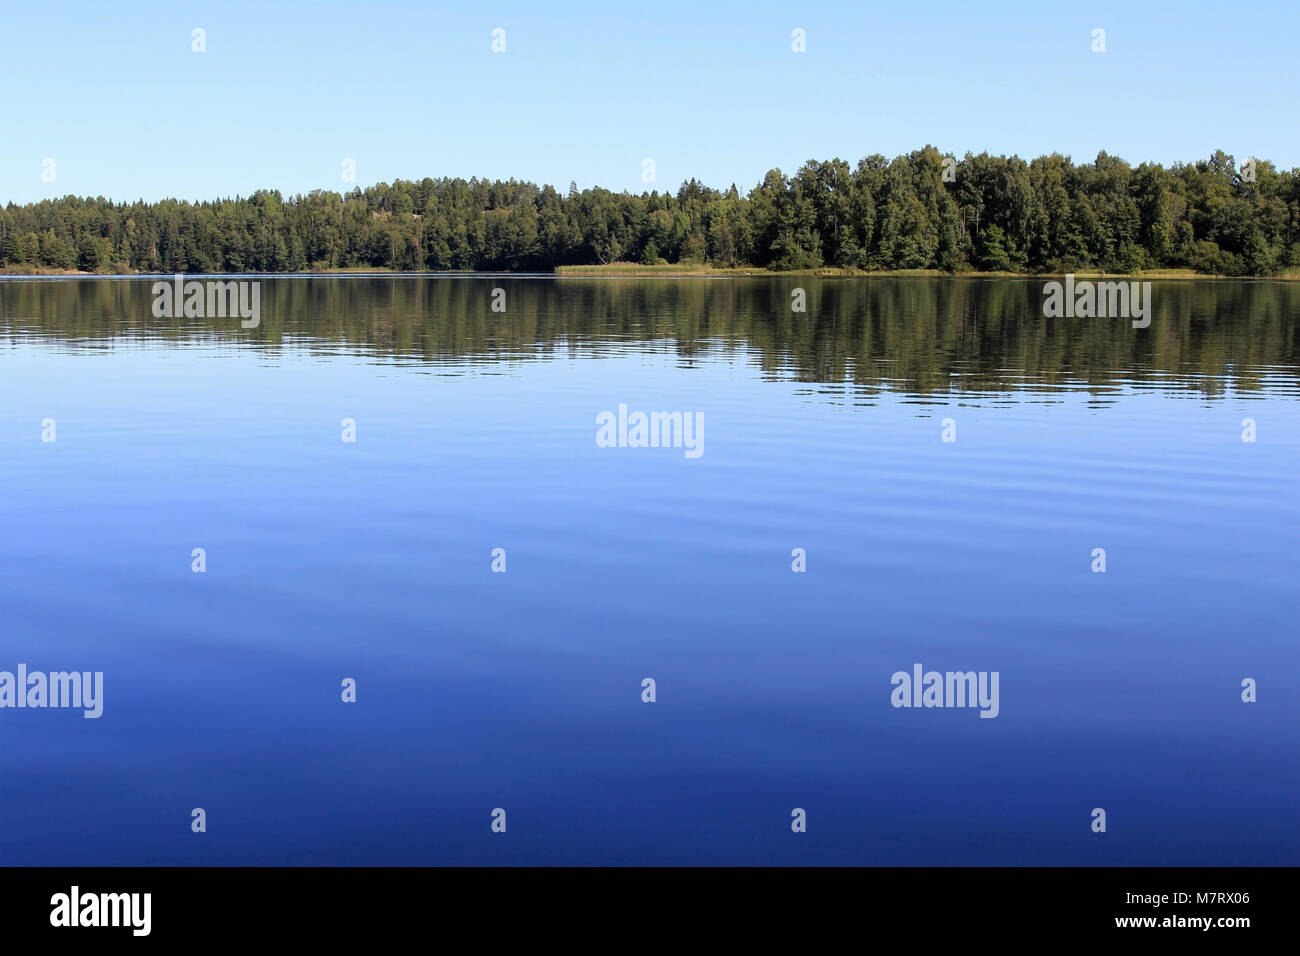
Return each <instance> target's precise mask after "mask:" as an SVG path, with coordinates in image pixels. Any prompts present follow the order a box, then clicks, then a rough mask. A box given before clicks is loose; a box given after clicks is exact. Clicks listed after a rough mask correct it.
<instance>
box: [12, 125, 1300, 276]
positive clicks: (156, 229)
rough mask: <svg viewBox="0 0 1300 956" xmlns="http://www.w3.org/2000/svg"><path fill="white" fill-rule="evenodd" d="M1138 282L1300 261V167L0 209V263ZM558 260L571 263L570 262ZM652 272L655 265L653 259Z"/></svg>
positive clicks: (921, 158)
mask: <svg viewBox="0 0 1300 956" xmlns="http://www.w3.org/2000/svg"><path fill="white" fill-rule="evenodd" d="M616 263H634V264H637V265H640V266H646V267H655V266H658V267H661V268H665V267H671V266H675V267H678V268H679V269H680V271H682V272H691V271H704V270H709V269H735V268H745V267H752V268H755V269H767V270H776V271H807V270H818V269H827V270H835V269H839V270H844V271H845V272H848V273H854V272H857V271H885V270H935V271H938V272H951V273H961V272H1021V273H1038V272H1052V273H1062V272H1074V271H1081V272H1082V271H1089V270H1103V271H1108V272H1120V273H1132V272H1138V271H1151V270H1193V271H1195V272H1197V273H1202V274H1207V275H1226V276H1270V275H1278V274H1280V273H1285V272H1288V271H1290V272H1294V271H1296V270H1297V269H1300V169H1292V170H1290V171H1279V170H1277V169H1276V168H1275V167H1274V165H1273V164H1272V163H1270V162H1268V161H1266V160H1262V159H1249V160H1245V161H1243V162H1242V163H1241V165H1240V168H1239V167H1238V165H1237V163H1236V161H1235V160H1234V158H1233V157H1232V156H1230V155H1228V154H1226V153H1224V152H1222V151H1218V152H1216V153H1215V154H1214V155H1213V156H1211V157H1210V158H1209V159H1207V160H1203V161H1198V162H1193V163H1190V164H1183V163H1175V164H1174V165H1173V166H1171V167H1169V168H1165V167H1164V166H1161V165H1159V164H1154V163H1143V164H1142V165H1140V166H1137V167H1133V166H1130V165H1129V164H1128V163H1126V162H1124V161H1123V160H1121V159H1119V158H1117V157H1113V156H1109V155H1107V154H1106V153H1104V152H1103V153H1101V154H1099V155H1098V156H1097V158H1096V160H1095V161H1094V162H1091V163H1086V164H1082V165H1076V164H1075V163H1073V162H1072V161H1071V160H1070V159H1069V158H1068V157H1064V156H1061V155H1058V154H1053V155H1050V156H1041V157H1039V158H1037V159H1034V160H1030V161H1028V162H1026V161H1025V160H1022V159H1020V158H1018V157H1015V156H1012V157H1009V158H1008V157H1002V156H990V155H988V154H987V153H981V154H979V155H973V154H970V153H967V154H966V155H965V156H964V157H963V158H961V159H957V158H956V157H948V156H945V155H944V154H942V153H940V152H939V151H938V150H937V149H934V148H933V147H930V146H927V147H925V148H924V149H921V150H918V151H916V152H912V153H909V154H908V155H906V156H899V157H897V158H895V159H893V160H889V159H886V158H885V157H884V156H880V155H873V156H868V157H866V158H865V159H862V160H860V161H859V162H858V164H857V165H856V166H851V165H850V164H849V163H847V162H845V161H843V160H840V159H833V160H830V161H828V162H820V161H815V160H814V161H809V162H807V163H805V164H804V165H803V166H802V167H801V168H800V169H799V171H798V172H797V173H795V174H794V175H793V176H787V175H785V174H783V173H782V172H781V171H780V170H776V169H774V170H771V171H770V172H769V173H768V174H767V175H766V176H765V177H764V178H763V181H762V182H761V183H759V184H758V185H757V186H755V187H754V188H753V189H751V190H749V191H748V192H747V193H745V194H742V193H741V192H740V191H739V190H738V189H737V188H736V186H735V185H734V184H733V185H732V186H731V187H730V188H728V189H725V190H718V189H713V188H710V187H707V186H704V185H702V184H701V183H699V182H697V181H696V180H694V179H692V180H690V181H689V182H687V183H684V184H683V185H682V186H681V188H679V189H678V190H677V191H676V192H675V193H672V192H666V191H665V192H660V191H658V190H653V191H650V192H644V193H641V194H636V195H633V194H629V193H626V192H622V193H615V192H611V191H609V190H607V189H601V188H599V187H591V188H585V189H579V188H578V187H577V185H576V184H575V183H570V184H569V187H568V189H567V190H566V191H564V192H561V191H559V190H557V189H555V188H553V187H551V186H537V185H534V184H532V183H527V182H518V181H515V180H513V179H512V180H508V181H504V182H502V181H493V180H480V179H470V180H464V179H448V178H442V179H427V178H426V179H422V180H420V181H419V182H412V181H407V180H397V181H395V182H393V183H391V184H388V183H380V184H378V185H375V186H371V187H369V188H366V189H360V188H354V189H352V190H351V191H350V192H346V193H337V192H330V191H322V190H314V191H312V192H310V193H308V194H307V195H297V196H292V197H287V198H286V197H285V196H282V195H281V194H280V193H279V192H278V191H273V190H264V191H259V192H255V193H253V194H252V195H251V196H247V197H236V198H234V199H219V200H214V201H210V202H206V201H205V202H189V201H183V200H174V199H167V200H162V201H159V202H153V203H146V202H142V201H137V202H133V203H123V202H113V201H111V200H109V199H105V198H102V197H98V198H93V199H91V198H78V197H75V196H67V197H65V198H62V199H53V200H43V201H41V202H38V203H31V204H27V205H22V206H19V205H15V204H13V203H10V204H8V205H7V206H5V207H3V208H0V271H4V272H11V273H13V272H17V273H31V274H38V273H48V272H61V271H73V270H79V271H85V272H92V273H132V272H145V273H175V272H184V273H204V272H259V273H277V272H309V271H316V272H328V271H331V270H335V271H336V270H348V269H356V270H375V269H391V270H394V271H403V272H420V271H521V272H549V271H554V270H556V269H560V270H561V271H572V267H582V266H592V267H613V264H616ZM565 267H568V268H565ZM647 271H648V272H653V271H654V270H653V269H648V270H647Z"/></svg>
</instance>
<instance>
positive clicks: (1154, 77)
mask: <svg viewBox="0 0 1300 956" xmlns="http://www.w3.org/2000/svg"><path fill="white" fill-rule="evenodd" d="M548 8H549V9H548ZM195 27H202V28H203V29H204V30H206V34H207V37H206V40H207V52H206V53H203V54H196V53H193V52H191V42H192V41H191V30H192V29H193V28H195ZM496 27H501V28H504V29H505V31H506V52H505V53H504V54H493V53H492V52H491V31H492V30H493V28H496ZM796 27H799V28H802V29H804V30H805V31H806V34H807V52H805V53H801V54H799V53H794V52H792V50H791V31H792V30H793V29H795V28H796ZM1095 27H1101V28H1103V29H1105V31H1106V46H1107V50H1106V52H1105V53H1093V52H1092V50H1091V42H1092V39H1091V33H1092V30H1093V28H1095ZM1298 41H1300V2H1297V0H1252V2H1250V3H1245V4H1232V3H1222V2H1207V0H1192V2H1188V3H1154V2H1149V0H1124V2H1070V0H1065V2H1061V0H1038V2H1032V3H1029V2H1014V0H1008V2H1000V3H976V2H954V3H949V2H917V0H912V2H897V0H890V2H875V0H856V2H832V3H797V2H790V3H762V2H757V3H756V2H717V3H709V2H706V0H696V2H691V3H677V2H657V0H656V2H651V3H640V4H635V3H621V2H614V0H604V2H574V3H560V4H542V3H538V2H536V0H533V2H518V3H517V2H513V0H492V2H466V3H460V4H442V3H436V2H432V3H385V2H365V0H352V2H345V3H334V2H311V3H279V2H275V0H264V2H260V3H244V2H227V3H185V2H179V0H167V2H161V3H153V2H142V3H103V2H101V0H96V2H93V3H91V2H84V3H80V2H79V3H57V2H53V3H44V2H36V3H25V2H14V3H10V4H6V10H5V12H4V15H3V19H2V21H0V72H2V73H3V82H0V144H3V145H0V202H8V201H15V202H28V201H32V200H37V199H41V198H45V197H50V196H62V195H66V194H68V193H74V194H77V195H105V196H109V197H111V198H113V199H116V200H133V199H137V198H145V199H158V198H161V197H164V196H177V197H181V198H189V199H196V198H203V199H210V198H216V197H219V196H233V195H235V194H247V193H249V192H251V191H253V190H254V189H258V188H278V189H280V190H282V191H284V192H285V193H294V192H305V191H307V190H310V189H313V188H326V189H344V188H351V184H350V183H344V182H343V180H342V178H341V170H342V166H341V164H342V161H343V159H344V158H353V159H355V160H356V170H357V184H359V185H362V186H364V185H368V184H370V183H374V182H377V181H380V180H391V179H393V178H396V177H401V178H406V179H419V178H421V177H423V176H435V177H436V176H463V177H466V178H468V177H470V176H474V175H478V176H487V177H492V178H509V177H511V176H513V177H516V178H519V179H528V180H532V181H535V182H549V183H552V184H555V185H557V186H560V187H564V186H567V184H568V182H569V181H570V180H576V181H577V182H578V183H579V185H581V186H590V185H602V186H606V187H609V188H611V189H614V190H623V189H627V190H630V191H633V192H640V191H642V190H643V189H648V188H651V187H650V186H647V185H645V184H643V183H642V181H641V169H642V165H641V163H642V159H643V158H645V157H651V158H653V159H654V160H655V162H656V166H657V182H656V184H655V185H656V186H657V187H658V188H660V189H663V188H669V189H673V190H675V189H676V188H677V186H678V185H679V183H680V182H681V180H682V179H685V178H690V177H691V176H695V177H697V178H700V179H702V180H703V181H704V182H706V183H708V184H709V185H714V186H719V187H725V186H727V185H729V184H730V183H732V182H735V183H736V184H737V185H738V186H739V187H740V188H741V190H742V191H744V190H746V189H748V188H750V187H752V186H753V185H754V184H755V183H757V182H758V181H759V180H760V179H761V178H762V175H763V173H764V172H765V171H766V170H768V169H770V168H772V167H773V166H777V167H780V168H781V169H783V170H785V171H786V172H787V173H789V172H793V171H794V170H795V169H797V168H798V166H799V165H800V164H801V163H802V162H803V161H804V160H806V159H809V158H817V159H829V158H831V157H834V156H838V157H841V158H843V159H846V160H849V161H850V162H856V161H857V160H858V159H859V158H860V157H862V156H864V155H867V154H869V153H873V152H879V153H884V154H885V155H886V156H891V157H892V156H894V155H896V154H898V153H901V152H907V151H909V150H912V149H916V148H919V147H921V146H923V145H925V144H926V143H931V144H933V145H935V146H937V147H938V148H939V149H941V150H943V151H944V152H954V153H957V154H961V153H964V152H965V151H967V150H971V151H974V152H979V151H981V150H988V151H989V152H992V153H1005V154H1012V153H1016V154H1019V155H1021V156H1024V157H1032V156H1037V155H1039V154H1042V153H1046V152H1052V151H1060V152H1063V153H1066V154H1069V155H1072V156H1073V157H1074V159H1075V160H1076V161H1088V160H1091V159H1093V158H1094V157H1095V156H1096V154H1097V151H1098V150H1100V149H1105V150H1107V151H1108V152H1110V153H1113V154H1116V155H1119V156H1122V157H1123V158H1125V159H1126V160H1128V161H1129V162H1132V163H1134V164H1136V163H1139V162H1141V161H1143V160H1156V161H1160V162H1163V163H1166V164H1168V163H1171V162H1173V161H1175V160H1183V161H1191V160H1195V159H1198V158H1203V157H1205V156H1207V155H1209V154H1210V153H1211V152H1212V151H1213V150H1214V149H1216V148H1222V149H1224V150H1226V151H1227V152H1229V153H1232V154H1233V155H1234V156H1236V157H1237V158H1238V160H1239V161H1240V160H1241V159H1243V158H1245V157H1246V156H1252V155H1253V156H1257V157H1260V158H1263V159H1271V160H1273V161H1274V162H1275V163H1277V165H1278V166H1279V167H1283V168H1291V167H1293V166H1298V165H1300V120H1298V119H1297V115H1298V114H1297V101H1298V97H1297V91H1298V90H1300V67H1298V66H1297V64H1298V63H1300V52H1298V50H1300V48H1297V42H1298ZM45 158H52V159H54V160H55V163H56V166H55V182H54V183H47V182H42V180H41V171H42V160H44V159H45Z"/></svg>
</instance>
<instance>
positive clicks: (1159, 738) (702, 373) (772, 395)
mask: <svg viewBox="0 0 1300 956" xmlns="http://www.w3.org/2000/svg"><path fill="white" fill-rule="evenodd" d="M152 281H153V280H150V279H135V280H127V279H87V280H80V279H79V280H47V281H34V280H9V281H0V462H2V463H3V469H2V471H0V531H2V532H3V533H0V610H2V611H3V618H2V621H3V624H2V625H0V627H2V630H0V635H2V637H0V670H7V671H15V670H16V668H17V665H19V664H25V665H26V666H27V668H28V670H29V671H45V672H49V671H64V670H76V671H92V672H95V671H102V672H103V675H104V678H103V701H102V703H103V715H102V717H100V718H99V719H85V718H83V716H82V713H81V711H80V710H72V709H31V708H26V709H0V755H2V756H0V760H3V766H4V770H3V773H0V861H3V862H4V863H6V864H61V865H82V864H91V865H100V864H104V865H107V864H280V863H293V864H368V863H374V864H467V863H488V864H514V863H529V864H535V863H546V864H631V863H647V864H674V863H685V864H917V865H933V864H959V865H964V864H999V865H1014V864H1049V865H1050V864H1156V865H1159V864H1290V865H1294V864H1296V863H1300V824H1298V821H1300V649H1298V645H1297V608H1298V607H1300V600H1298V599H1300V585H1298V584H1297V580H1298V577H1297V564H1298V561H1297V559H1298V558H1300V537H1298V534H1300V496H1298V495H1297V485H1296V483H1297V466H1300V334H1298V333H1300V284H1296V283H1291V284H1287V283H1278V282H1228V281H1218V282H1214V281H1204V282H1167V283H1160V282H1157V283H1155V285H1154V288H1153V302H1154V310H1153V316H1152V322H1151V325H1150V327H1149V328H1147V329H1135V328H1132V327H1131V325H1130V323H1129V322H1128V321H1127V320H1123V319H1046V318H1044V317H1043V316H1042V308H1041V303H1042V301H1043V296H1042V282H1041V281H1027V280H1026V281H1019V280H976V279H971V280H960V279H934V280H931V279H902V278H894V279H875V278H873V279H855V280H815V279H803V278H788V279H768V278H749V279H744V278H738V279H649V280H634V279H553V278H527V277H522V278H521V277H472V278H471V277H432V278H431V277H379V278H373V277H350V278H264V279H262V280H261V282H262V286H261V292H260V295H261V298H260V310H261V315H260V325H259V326H258V327H257V328H254V329H243V328H241V327H240V322H239V321H238V319H223V318H207V319H204V318H189V319H185V318H181V319H169V318H163V319H158V318H154V316H153V312H152V304H153V301H154V299H153V296H152V294H151V284H152ZM795 287H801V288H804V289H805V290H806V292H807V312H806V313H804V314H798V313H792V311H791V301H792V300H791V291H792V290H793V289H794V288H795ZM494 288H500V289H504V290H505V300H504V301H505V308H506V311H505V312H504V313H494V312H493V311H492V302H493V291H492V290H493V289H494ZM620 404H623V405H626V406H627V409H628V410H629V413H630V412H632V411H637V410H640V411H646V412H649V411H681V412H683V413H686V414H688V415H693V413H699V414H700V415H701V416H702V420H703V423H704V429H703V432H702V435H700V436H696V437H699V438H702V442H701V444H700V445H699V449H700V450H701V451H702V454H700V455H699V456H698V457H691V456H688V454H687V453H686V449H685V448H673V447H668V448H640V447H601V446H600V445H598V443H597V441H596V436H597V416H598V415H599V414H600V413H601V412H603V411H610V412H613V413H615V414H617V410H618V407H619V405H620ZM46 419H52V420H53V422H54V427H55V435H54V437H55V438H56V440H55V441H53V442H48V441H43V440H42V437H43V432H45V431H46V430H47V426H45V425H43V422H44V421H45V420H46ZM344 419H351V420H353V421H354V422H355V439H356V440H355V442H347V441H344V440H343V432H344V428H343V420H344ZM945 419H951V420H952V421H951V423H949V424H948V425H947V426H946V427H947V430H948V436H949V437H953V434H954V433H955V438H956V440H955V441H944V440H943V438H944V432H945V422H944V420H945ZM1244 419H1251V420H1253V422H1254V423H1255V438H1256V440H1255V441H1253V442H1249V441H1243V432H1244V430H1245V429H1246V428H1247V427H1248V426H1244V425H1243V420H1244ZM692 420H693V419H692ZM196 548H202V549H204V551H205V555H206V571H205V572H204V573H195V572H194V571H193V570H192V562H193V561H194V558H193V557H192V554H193V551H194V549H196ZM497 548H501V549H504V552H505V562H506V571H505V573H494V571H493V560H494V559H493V550H494V549H497ZM796 548H802V549H804V553H805V555H806V558H805V560H806V568H807V570H806V571H805V572H803V573H796V572H795V571H793V570H792V564H793V563H794V562H795V561H796V560H797V559H796V558H795V557H793V556H792V552H793V551H794V549H796ZM1097 548H1102V549H1104V550H1105V562H1106V570H1105V573H1097V572H1094V571H1093V567H1094V565H1095V563H1096V560H1097V559H1096V558H1095V557H1094V549H1097ZM917 664H919V665H921V666H922V668H923V669H924V670H925V671H930V670H935V671H939V672H948V671H955V672H956V671H961V672H966V671H975V672H986V673H990V674H991V673H992V672H996V673H997V674H998V675H999V685H998V687H999V695H998V713H997V716H996V718H993V719H985V718H981V717H980V709H979V708H971V707H947V708H939V707H934V708H926V707H919V708H911V707H906V708H904V707H894V706H893V705H892V703H891V694H892V693H893V690H894V688H893V685H892V683H891V680H892V675H894V674H895V673H896V672H900V671H901V672H905V673H907V674H909V675H910V674H911V672H912V670H913V667H914V665H917ZM347 678H351V679H354V680H355V681H356V687H357V691H356V694H357V700H356V702H355V703H345V702H344V701H343V700H342V694H343V692H342V689H341V687H342V682H343V681H344V680H345V679H347ZM645 678H652V679H653V680H654V681H655V696H656V699H655V701H654V702H653V703H646V702H643V700H642V694H643V690H642V687H643V684H642V682H643V680H644V679H645ZM1247 678H1250V679H1253V680H1254V681H1255V682H1256V684H1257V689H1256V694H1257V698H1258V699H1257V702H1255V703H1246V702H1243V700H1242V694H1243V688H1242V682H1243V681H1244V680H1246V679H1247ZM195 808H203V809H204V810H205V811H206V814H207V832H206V833H194V832H191V811H192V810H194V809H195ZM496 808H502V809H504V810H505V812H506V820H507V829H506V832H505V833H504V834H503V833H494V832H492V828H491V825H492V813H493V811H494V809H496ZM796 808H800V809H803V810H804V811H806V819H807V832H805V833H795V832H792V827H791V824H792V819H793V817H792V812H793V811H794V810H795V809H796ZM1094 808H1103V809H1104V810H1105V811H1106V814H1107V818H1106V823H1107V829H1106V832H1105V833H1095V832H1093V831H1092V821H1093V810H1094Z"/></svg>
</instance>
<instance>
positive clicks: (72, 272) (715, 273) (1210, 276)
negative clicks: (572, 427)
mask: <svg viewBox="0 0 1300 956" xmlns="http://www.w3.org/2000/svg"><path fill="white" fill-rule="evenodd" d="M172 275H173V273H161V272H86V271H84V270H80V269H59V270H13V269H0V279H144V278H160V277H162V278H170V277H171V276H172ZM182 275H184V276H186V277H198V276H257V277H260V278H268V279H274V278H346V277H362V276H392V277H394V278H398V277H403V278H412V277H426V276H427V277H436V276H447V277H455V276H462V277H474V276H517V277H520V278H523V277H528V278H556V279H563V278H622V279H646V278H663V279H692V278H731V279H736V278H742V279H743V278H767V279H779V278H783V277H786V278H817V279H888V278H926V279H1058V278H1061V277H1063V276H1065V275H1073V276H1075V277H1076V278H1085V279H1109V280H1112V281H1130V282H1132V281H1143V280H1146V281H1171V280H1188V279H1190V280H1197V279H1205V280H1237V281H1252V280H1262V281H1274V282H1297V281H1300V272H1284V273H1279V274H1277V275H1244V276H1228V275H1218V274H1214V273H1208V272H1194V271H1192V270H1191V269H1139V270H1138V271H1136V272H1104V271H1102V270H1100V269H1081V270H1079V271H1076V272H1073V273H1065V272H983V271H976V270H972V271H969V272H945V271H943V270H942V269H880V270H876V271H867V270H864V269H853V268H840V267H834V266H825V267H821V268H816V269H789V270H775V269H764V268H754V267H744V266H725V267H724V266H717V267H715V266H689V265H688V266H667V265H664V266H643V265H638V264H635V263H611V264H609V265H603V266H600V265H598V266H557V267H556V268H555V269H554V271H551V272H527V271H520V272H468V271H463V270H448V271H434V270H423V271H420V272H400V271H396V270H393V269H384V268H357V269H325V270H306V271H303V272H186V273H182Z"/></svg>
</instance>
